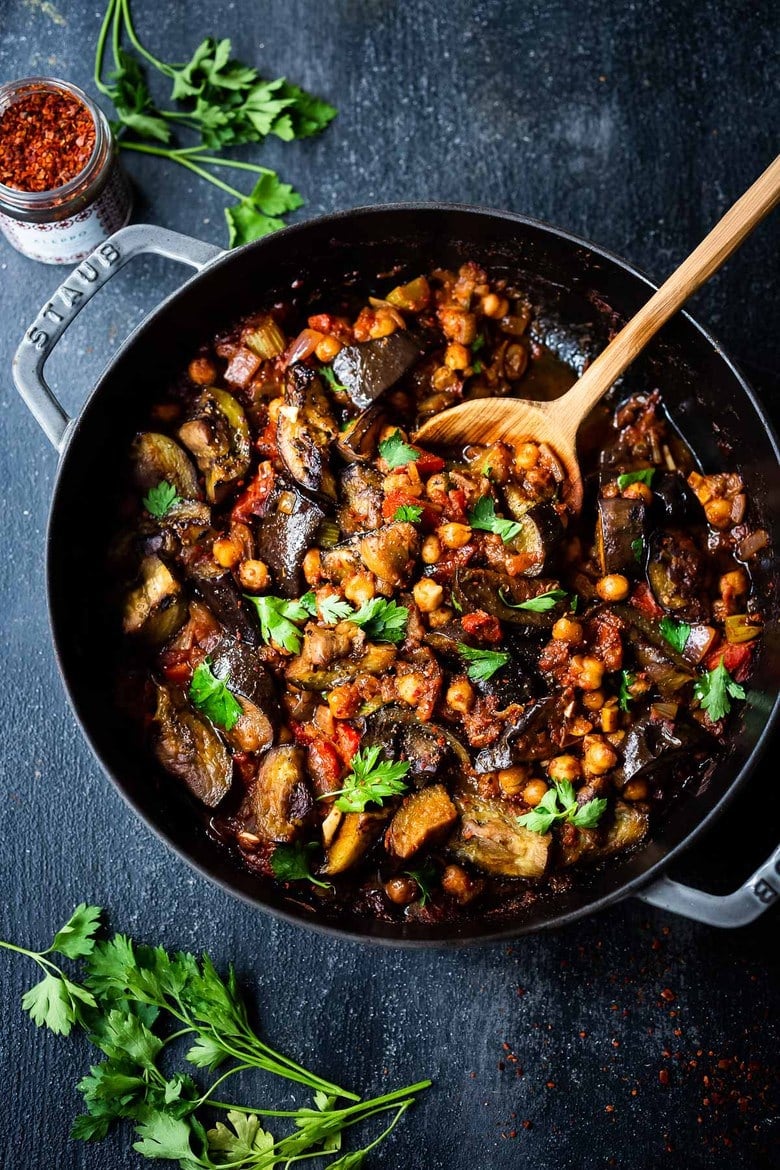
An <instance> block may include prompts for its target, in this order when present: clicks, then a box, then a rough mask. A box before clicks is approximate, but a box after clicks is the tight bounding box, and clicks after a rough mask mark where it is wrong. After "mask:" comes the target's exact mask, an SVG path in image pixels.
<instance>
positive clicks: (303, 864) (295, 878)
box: [271, 841, 331, 890]
mask: <svg viewBox="0 0 780 1170" xmlns="http://www.w3.org/2000/svg"><path fill="white" fill-rule="evenodd" d="M316 849H317V842H316V841H310V842H308V844H303V842H301V841H294V842H293V843H292V844H291V845H287V844H280V845H277V846H276V848H275V849H274V851H273V854H272V855H271V869H272V870H273V871H274V877H278V878H279V880H280V881H282V882H302V881H305V882H311V884H312V885H313V886H320V887H321V888H322V889H323V890H329V889H331V885H330V882H323V881H320V880H319V878H316V877H314V875H313V874H312V872H311V863H310V858H311V855H312V853H314V852H315V851H316Z"/></svg>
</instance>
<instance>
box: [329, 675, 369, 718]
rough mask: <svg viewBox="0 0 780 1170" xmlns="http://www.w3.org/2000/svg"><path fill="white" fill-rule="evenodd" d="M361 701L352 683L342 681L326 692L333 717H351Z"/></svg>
mask: <svg viewBox="0 0 780 1170" xmlns="http://www.w3.org/2000/svg"><path fill="white" fill-rule="evenodd" d="M361 702H362V699H361V696H360V691H359V690H358V688H357V687H356V686H355V685H354V683H344V684H343V685H342V686H340V687H334V688H333V690H332V691H330V692H329V693H328V706H329V707H330V713H331V715H332V716H333V718H334V719H352V718H353V717H354V716H355V715H356V714H357V711H358V708H359V707H360V704H361Z"/></svg>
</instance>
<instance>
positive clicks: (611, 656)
mask: <svg viewBox="0 0 780 1170" xmlns="http://www.w3.org/2000/svg"><path fill="white" fill-rule="evenodd" d="M588 624H589V625H590V623H588ZM592 624H593V627H594V629H593V635H594V637H593V653H594V654H595V656H596V658H599V659H600V660H601V661H602V662H603V663H604V667H605V669H606V670H620V669H621V668H622V666H623V643H622V641H621V638H620V630H621V626H622V623H621V621H620V618H619V617H618V616H617V614H615V613H612V612H611V610H605V611H603V612H602V613H600V614H598V615H597V617H596V618H595V619H594V621H593V623H592Z"/></svg>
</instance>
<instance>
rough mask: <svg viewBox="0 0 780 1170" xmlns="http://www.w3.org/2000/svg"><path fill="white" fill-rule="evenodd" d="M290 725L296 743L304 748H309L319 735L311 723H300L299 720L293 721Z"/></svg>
mask: <svg viewBox="0 0 780 1170" xmlns="http://www.w3.org/2000/svg"><path fill="white" fill-rule="evenodd" d="M289 723H290V731H291V732H292V733H293V736H294V738H295V742H296V743H300V744H303V745H304V747H308V745H309V744H310V743H311V741H312V740H313V739H314V738H315V737H316V736H317V735H318V734H319V733H318V731H317V729H316V728H315V727H312V725H311V723H299V722H298V720H297V719H291V720H290V721H289Z"/></svg>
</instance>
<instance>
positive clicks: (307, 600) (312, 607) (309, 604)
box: [299, 589, 317, 618]
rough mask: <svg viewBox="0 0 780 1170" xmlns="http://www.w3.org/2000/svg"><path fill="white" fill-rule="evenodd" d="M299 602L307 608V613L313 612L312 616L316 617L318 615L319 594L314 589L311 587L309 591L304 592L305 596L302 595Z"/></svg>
mask: <svg viewBox="0 0 780 1170" xmlns="http://www.w3.org/2000/svg"><path fill="white" fill-rule="evenodd" d="M299 604H300V605H302V606H303V608H304V609H305V610H306V612H307V613H309V614H311V616H312V617H314V618H316V616H317V595H316V593H315V592H314V590H313V589H310V590H309V592H308V593H304V595H303V597H301V598H300V599H299Z"/></svg>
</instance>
